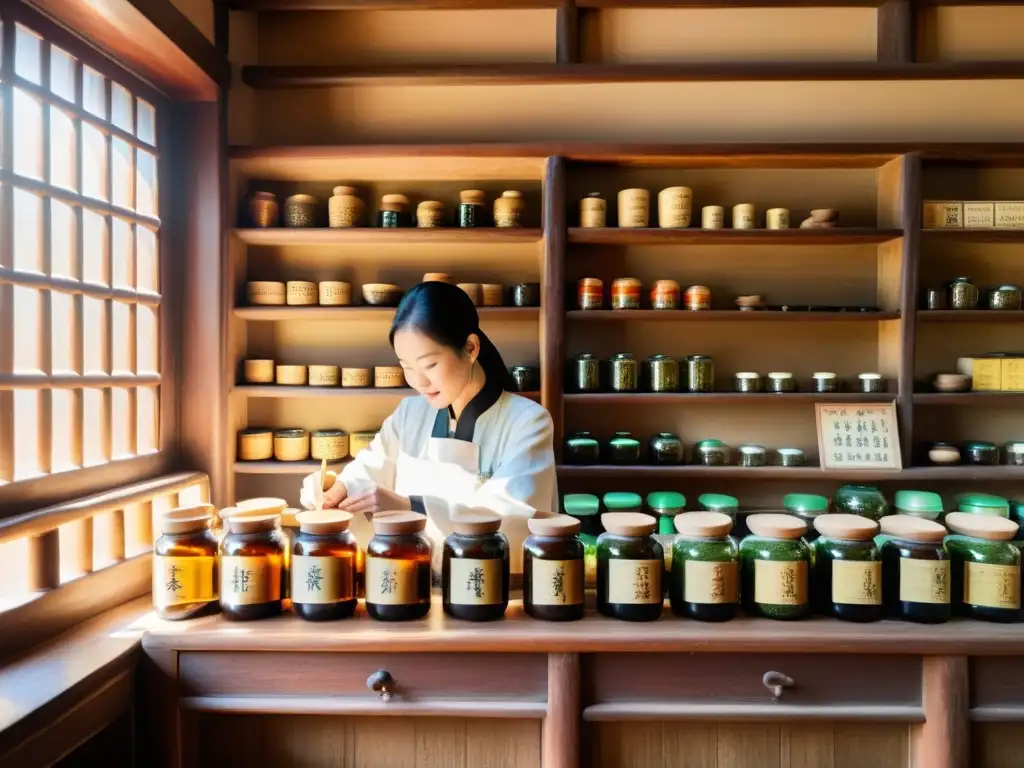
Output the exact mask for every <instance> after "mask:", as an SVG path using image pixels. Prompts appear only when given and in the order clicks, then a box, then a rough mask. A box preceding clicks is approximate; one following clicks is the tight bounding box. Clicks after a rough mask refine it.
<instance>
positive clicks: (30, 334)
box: [11, 285, 43, 373]
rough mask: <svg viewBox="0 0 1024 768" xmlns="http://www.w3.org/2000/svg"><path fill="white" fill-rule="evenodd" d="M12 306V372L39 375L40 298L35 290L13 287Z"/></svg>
mask: <svg viewBox="0 0 1024 768" xmlns="http://www.w3.org/2000/svg"><path fill="white" fill-rule="evenodd" d="M11 294H12V298H13V304H14V372H15V373H39V369H40V366H41V365H42V360H41V359H40V358H41V347H42V345H41V344H40V343H39V342H40V338H39V337H40V335H41V334H42V328H43V326H42V320H43V316H42V313H43V303H42V296H40V294H39V291H37V290H36V289H35V288H25V287H23V286H20V285H15V286H14V289H13V290H12V291H11Z"/></svg>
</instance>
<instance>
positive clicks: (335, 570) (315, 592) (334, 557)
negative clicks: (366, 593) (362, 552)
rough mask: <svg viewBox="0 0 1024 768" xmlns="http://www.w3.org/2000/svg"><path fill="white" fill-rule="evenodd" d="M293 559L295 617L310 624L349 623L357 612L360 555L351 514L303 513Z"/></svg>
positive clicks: (295, 540)
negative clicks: (357, 558)
mask: <svg viewBox="0 0 1024 768" xmlns="http://www.w3.org/2000/svg"><path fill="white" fill-rule="evenodd" d="M296 517H297V519H298V523H299V530H298V532H296V533H295V534H294V536H295V538H294V541H293V543H292V558H291V568H290V575H291V590H290V594H291V598H292V608H293V609H294V610H295V614H296V615H297V616H300V617H301V618H303V619H306V620H307V621H333V620H334V619H347V618H348V617H349V616H351V615H352V614H353V613H355V610H356V602H357V601H356V553H357V551H358V549H359V547H358V545H357V544H356V539H355V537H354V536H353V535H352V534H351V533H350V532H349V530H348V525H349V522H350V521H351V520H352V515H351V514H349V513H348V512H339V511H337V510H325V511H323V512H301V513H299V514H298V515H297V516H296Z"/></svg>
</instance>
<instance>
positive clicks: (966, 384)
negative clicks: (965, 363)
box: [932, 373, 971, 392]
mask: <svg viewBox="0 0 1024 768" xmlns="http://www.w3.org/2000/svg"><path fill="white" fill-rule="evenodd" d="M932 385H933V386H934V387H935V391H936V392H966V391H967V390H968V389H970V388H971V377H970V376H965V375H964V374H962V373H940V374H939V375H938V376H936V377H935V381H933V382H932Z"/></svg>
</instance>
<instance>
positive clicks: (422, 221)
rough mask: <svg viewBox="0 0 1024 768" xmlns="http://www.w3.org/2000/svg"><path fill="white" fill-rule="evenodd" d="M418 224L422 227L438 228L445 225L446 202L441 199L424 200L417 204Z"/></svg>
mask: <svg viewBox="0 0 1024 768" xmlns="http://www.w3.org/2000/svg"><path fill="white" fill-rule="evenodd" d="M416 226H417V227H419V228H420V229H436V228H437V227H443V226H444V203H442V202H441V201H440V200H424V201H422V202H421V203H420V204H419V205H417V206H416Z"/></svg>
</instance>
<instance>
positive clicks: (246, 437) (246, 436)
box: [238, 427, 274, 461]
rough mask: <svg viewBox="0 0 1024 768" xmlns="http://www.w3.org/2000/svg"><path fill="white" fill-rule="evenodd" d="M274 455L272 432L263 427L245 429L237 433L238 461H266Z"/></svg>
mask: <svg viewBox="0 0 1024 768" xmlns="http://www.w3.org/2000/svg"><path fill="white" fill-rule="evenodd" d="M273 455H274V432H273V430H270V429H265V428H263V427H247V428H246V429H243V430H241V431H239V433H238V458H239V460H240V461H266V460H267V459H269V458H270V457H272V456H273Z"/></svg>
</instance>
